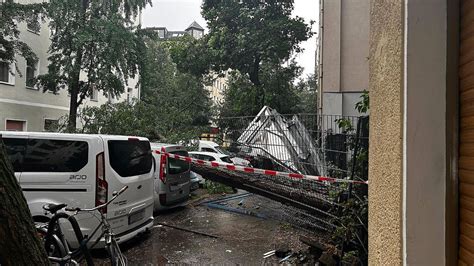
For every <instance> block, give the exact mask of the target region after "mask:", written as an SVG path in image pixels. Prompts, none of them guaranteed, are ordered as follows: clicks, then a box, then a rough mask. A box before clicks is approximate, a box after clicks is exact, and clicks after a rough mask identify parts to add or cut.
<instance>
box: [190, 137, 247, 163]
mask: <svg viewBox="0 0 474 266" xmlns="http://www.w3.org/2000/svg"><path fill="white" fill-rule="evenodd" d="M198 151H201V152H212V153H220V154H224V155H227V156H229V158H230V160H231V161H232V163H233V164H235V165H242V166H251V165H250V161H248V160H246V159H243V158H239V157H237V156H235V155H234V154H232V153H230V152H228V151H227V150H225V149H223V148H222V147H220V146H219V144H217V143H215V142H213V141H207V140H199V146H198Z"/></svg>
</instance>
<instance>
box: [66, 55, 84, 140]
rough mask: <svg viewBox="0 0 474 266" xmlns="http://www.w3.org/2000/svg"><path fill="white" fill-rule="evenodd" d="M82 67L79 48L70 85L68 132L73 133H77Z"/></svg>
mask: <svg viewBox="0 0 474 266" xmlns="http://www.w3.org/2000/svg"><path fill="white" fill-rule="evenodd" d="M81 65H82V49H81V48H79V49H78V50H77V58H76V61H75V62H74V72H73V73H72V75H71V77H70V80H69V84H70V86H71V89H70V90H69V92H70V94H71V99H70V102H69V117H68V118H69V119H68V124H67V132H70V133H73V132H76V121H77V108H78V107H79V104H78V100H77V99H78V96H79V90H80V88H79V84H80V78H81Z"/></svg>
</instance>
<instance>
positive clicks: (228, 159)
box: [221, 156, 232, 163]
mask: <svg viewBox="0 0 474 266" xmlns="http://www.w3.org/2000/svg"><path fill="white" fill-rule="evenodd" d="M221 160H222V161H223V162H225V163H232V160H231V159H230V157H229V156H224V157H221Z"/></svg>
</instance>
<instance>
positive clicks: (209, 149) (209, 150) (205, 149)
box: [201, 148, 216, 152]
mask: <svg viewBox="0 0 474 266" xmlns="http://www.w3.org/2000/svg"><path fill="white" fill-rule="evenodd" d="M201 150H202V151H205V152H216V151H215V150H213V149H211V148H202V149H201Z"/></svg>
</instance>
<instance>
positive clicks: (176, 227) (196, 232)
mask: <svg viewBox="0 0 474 266" xmlns="http://www.w3.org/2000/svg"><path fill="white" fill-rule="evenodd" d="M156 224H157V225H161V226H166V227H170V228H173V229H177V230H181V231H185V232H189V233H193V234H197V235H202V236H207V237H212V238H219V237H218V236H215V235H210V234H206V233H202V232H198V231H195V230H190V229H186V228H182V227H178V226H174V225H170V224H165V223H156Z"/></svg>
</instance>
